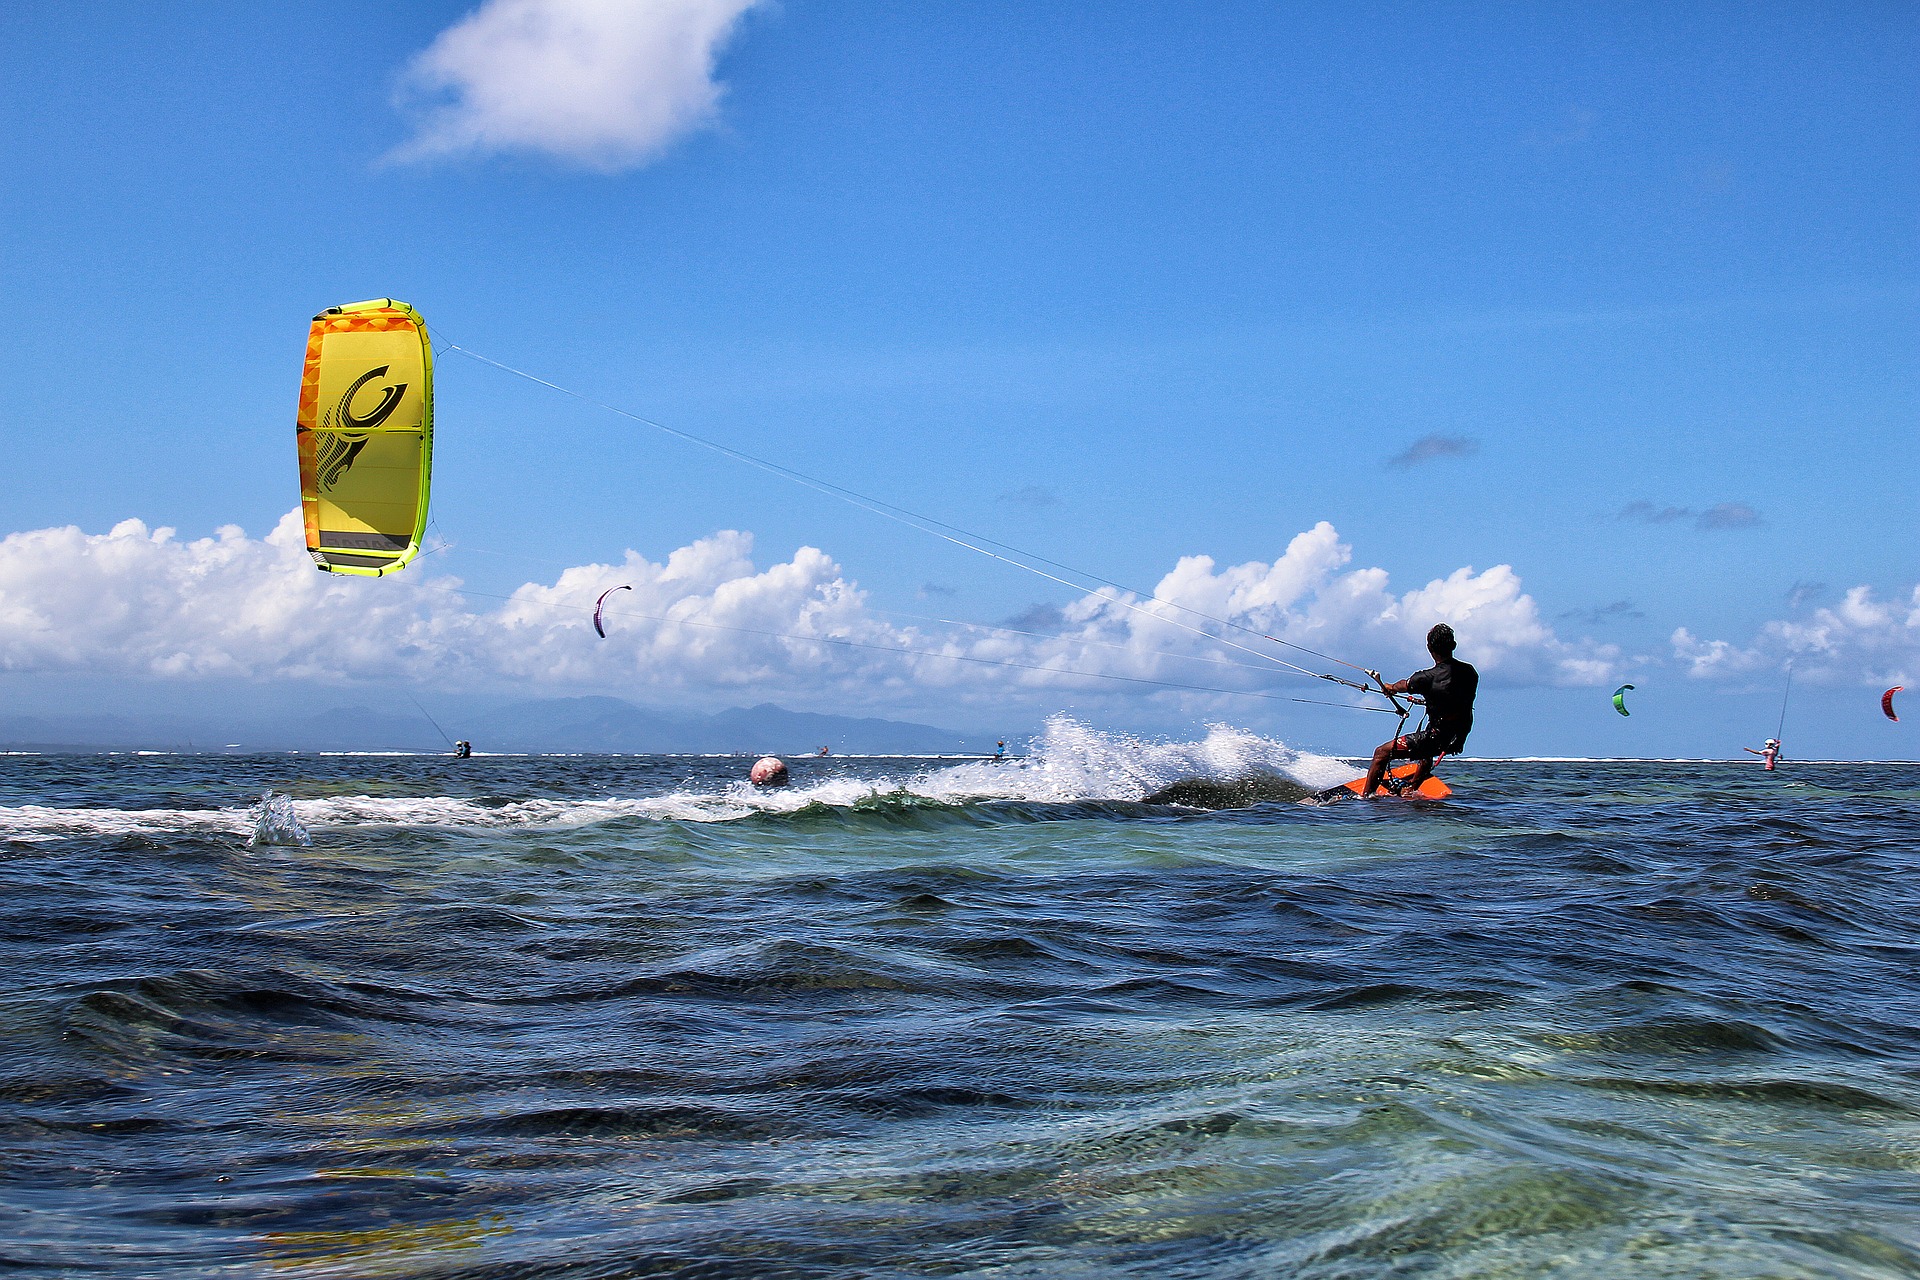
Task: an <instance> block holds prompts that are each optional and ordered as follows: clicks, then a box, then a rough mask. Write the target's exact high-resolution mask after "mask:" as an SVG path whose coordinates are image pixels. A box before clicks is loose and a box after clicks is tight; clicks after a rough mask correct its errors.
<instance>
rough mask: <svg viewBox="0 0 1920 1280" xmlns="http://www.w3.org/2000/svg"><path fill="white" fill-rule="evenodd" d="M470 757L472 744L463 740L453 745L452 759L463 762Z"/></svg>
mask: <svg viewBox="0 0 1920 1280" xmlns="http://www.w3.org/2000/svg"><path fill="white" fill-rule="evenodd" d="M471 755H473V744H472V743H471V742H468V741H467V740H466V739H465V738H462V739H461V740H460V741H458V742H456V743H454V744H453V758H454V759H455V760H465V759H467V758H468V757H470V756H471Z"/></svg>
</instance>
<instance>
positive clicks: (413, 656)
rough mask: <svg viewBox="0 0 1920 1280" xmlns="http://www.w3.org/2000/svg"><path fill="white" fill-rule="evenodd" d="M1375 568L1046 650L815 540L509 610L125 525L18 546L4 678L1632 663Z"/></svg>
mask: <svg viewBox="0 0 1920 1280" xmlns="http://www.w3.org/2000/svg"><path fill="white" fill-rule="evenodd" d="M1352 558H1353V552H1352V549H1351V548H1350V547H1349V546H1347V544H1345V543H1344V542H1342V541H1341V540H1340V538H1339V535H1338V534H1337V533H1336V532H1335V530H1334V528H1333V526H1332V525H1329V524H1326V523H1324V522H1323V523H1321V524H1319V525H1316V526H1315V527H1314V528H1312V529H1310V530H1308V531H1306V532H1304V533H1302V534H1300V535H1298V536H1297V537H1295V538H1294V539H1293V540H1292V541H1291V542H1290V543H1289V545H1288V546H1287V548H1286V550H1285V552H1284V553H1283V554H1282V555H1280V556H1279V557H1277V558H1276V559H1275V560H1273V561H1272V562H1271V563H1268V562H1263V561H1249V562H1247V563H1245V564H1240V565H1234V566H1231V567H1229V568H1225V569H1219V568H1216V567H1215V565H1214V562H1213V561H1212V560H1211V559H1210V558H1209V557H1206V556H1188V557H1183V558H1182V559H1181V560H1180V561H1179V562H1178V563H1177V564H1176V565H1175V566H1174V568H1173V569H1172V570H1171V571H1170V572H1169V573H1168V574H1166V576H1165V577H1164V578H1162V580H1161V581H1160V583H1159V584H1158V586H1157V587H1156V589H1155V593H1154V595H1153V596H1132V595H1126V594H1123V593H1120V592H1117V591H1109V592H1106V593H1104V594H1101V595H1089V596H1084V597H1082V598H1080V599H1078V600H1076V601H1073V602H1071V603H1069V604H1068V605H1066V606H1065V607H1064V608H1059V609H1057V610H1054V611H1051V612H1049V613H1048V614H1047V618H1048V626H1047V632H1046V633H1038V632H1033V631H1030V630H1019V631H1016V630H1009V629H1000V628H993V627H987V626H966V625H938V626H928V625H924V624H913V625H907V624H903V623H902V622H898V621H890V620H889V619H888V617H887V615H885V614H884V613H882V612H880V611H877V610H875V609H873V608H871V607H870V606H869V603H868V601H867V598H866V595H865V593H864V592H862V591H861V590H860V588H859V586H858V585H857V584H856V583H855V582H854V581H852V580H851V579H850V578H849V577H848V576H847V574H846V573H845V572H844V571H843V570H842V569H841V567H840V566H839V565H838V564H836V563H835V562H834V560H833V559H832V557H830V556H829V555H827V553H825V552H824V551H820V550H818V549H816V548H812V547H802V548H800V549H799V550H797V551H796V552H794V554H793V556H792V557H791V558H790V559H787V560H785V561H782V562H779V563H776V564H772V565H768V566H764V567H763V566H761V565H759V564H757V563H756V562H755V560H754V558H753V538H752V536H751V535H750V534H747V533H741V532H733V531H728V532H721V533H716V534H714V535H713V536H711V537H707V538H702V539H700V540H698V541H696V542H694V543H692V544H690V545H688V546H685V547H681V548H679V549H678V550H676V551H674V552H672V553H671V554H669V555H668V556H666V557H665V558H664V559H662V560H659V561H654V560H650V559H648V558H647V557H645V556H643V555H641V554H639V553H637V552H633V551H629V552H627V553H626V554H625V556H624V557H623V558H622V559H621V560H619V561H618V562H614V563H606V564H587V565H576V566H572V567H568V568H566V569H564V570H562V571H560V572H559V573H558V574H557V575H556V576H555V577H553V578H552V579H551V580H550V581H542V582H528V583H524V584H522V585H520V586H519V587H517V588H515V589H513V590H512V591H510V592H507V593H505V594H495V595H488V594H483V593H480V592H477V591H474V590H470V589H468V588H467V587H466V585H465V584H464V583H463V582H462V581H461V580H460V579H459V578H456V577H453V576H451V575H449V574H448V573H446V572H445V570H444V568H442V567H441V566H443V565H444V564H445V563H447V562H446V561H441V560H438V559H436V557H434V556H433V555H431V554H430V555H428V556H426V557H424V558H423V559H422V560H421V561H420V562H418V563H417V564H415V565H414V566H413V567H411V568H409V569H407V570H406V571H405V572H403V573H400V574H396V575H393V576H391V577H387V578H381V579H377V580H369V579H364V578H346V577H334V576H330V575H327V574H323V573H319V572H317V571H316V570H315V569H314V568H313V566H312V564H311V562H310V561H309V560H308V558H307V556H306V553H305V548H304V539H303V534H302V529H301V523H300V518H299V513H298V512H297V511H296V512H289V513H288V514H287V515H286V516H285V517H284V518H283V519H282V520H281V521H280V523H279V524H278V526H276V527H275V528H274V530H273V531H272V532H271V533H269V534H268V535H267V536H266V537H264V538H259V539H255V538H250V537H248V536H247V535H246V534H245V533H244V532H242V531H241V530H240V529H238V528H234V527H231V526H229V527H227V528H223V529H220V530H219V531H217V532H216V533H215V534H214V535H213V536H212V537H207V538H200V539H194V540H183V539H181V538H179V537H178V536H177V535H176V534H175V532H174V531H173V530H171V529H166V528H159V529H151V528H149V527H148V526H147V525H145V524H144V523H142V522H140V521H138V520H126V521H123V522H121V523H120V524H118V525H116V526H114V527H113V528H112V529H111V530H110V531H108V532H106V533H103V534H89V533H86V532H84V531H82V530H80V529H77V528H72V527H68V528H58V529H38V530H33V531H29V532H24V533H15V534H12V535H10V536H8V537H6V538H4V539H0V669H5V670H11V671H20V672H38V673H47V674H54V673H62V672H76V673H77V672H85V673H89V674H93V675H102V676H119V677H131V678H137V679H156V678H159V679H190V678H195V677H230V678H240V679H294V680H306V681H326V682H348V681H356V680H384V679H391V678H393V677H395V676H403V677H407V678H410V679H412V680H415V681H418V682H421V683H424V684H430V685H434V686H437V687H441V688H475V689H479V688H489V687H495V688H497V687H500V686H502V685H511V686H514V687H516V688H535V687H538V688H544V689H546V690H548V691H563V690H594V691H600V692H609V693H618V694H622V695H634V696H640V697H643V698H649V699H670V700H682V699H686V698H688V697H697V696H698V695H699V694H700V693H701V692H702V691H707V692H711V693H720V692H725V693H728V694H735V693H740V692H745V691H752V692H754V693H757V694H764V695H767V696H778V697H788V698H795V699H802V700H807V701H815V702H832V703H834V704H835V705H839V706H845V707H853V706H860V707H871V708H884V707H886V706H888V705H889V704H890V703H898V702H901V701H911V700H913V699H916V698H921V697H923V696H925V695H929V694H937V695H938V696H940V697H943V698H946V699H948V700H950V701H954V702H967V701H970V700H975V699H979V700H983V701H990V702H1000V701H1004V700H1005V699H1006V698H1007V697H1009V696H1017V695H1029V696H1030V697H1031V698H1032V699H1033V700H1034V701H1045V700H1047V699H1054V700H1056V701H1057V699H1058V698H1059V696H1060V695H1062V694H1064V693H1072V694H1074V695H1076V696H1080V695H1102V694H1104V695H1114V696H1123V697H1124V696H1140V695H1145V694H1153V693H1164V694H1166V695H1167V696H1169V697H1175V698H1181V699H1184V700H1185V701H1184V702H1183V705H1184V706H1187V707H1189V708H1198V707H1201V706H1204V705H1230V704H1223V703H1220V702H1219V701H1218V695H1217V694H1207V693H1196V692H1191V691H1188V692H1181V691H1178V690H1165V689H1163V688H1161V687H1160V685H1157V684H1155V683H1151V682H1163V683H1165V684H1172V685H1182V686H1202V687H1204V688H1206V689H1212V690H1241V691H1247V692H1261V693H1266V694H1270V695H1273V694H1277V695H1282V696H1284V695H1287V694H1295V693H1312V692H1314V690H1315V688H1316V687H1315V686H1312V685H1310V684H1307V683H1305V682H1304V681H1302V680H1301V679H1300V677H1299V675H1298V673H1292V674H1289V673H1287V672H1285V671H1284V670H1283V669H1281V668H1279V667H1278V666H1276V665H1275V664H1273V663H1272V662H1270V661H1267V660H1266V659H1265V658H1264V657H1263V656H1262V655H1268V654H1275V653H1278V654H1280V655H1281V656H1284V657H1287V658H1289V659H1294V660H1298V661H1299V662H1300V663H1301V664H1302V665H1305V666H1312V667H1315V668H1326V666H1327V664H1326V663H1325V662H1324V661H1323V660H1321V659H1317V658H1311V657H1309V656H1307V655H1305V654H1303V653H1301V652H1299V651H1297V650H1276V648H1275V647H1274V646H1273V645H1271V644H1270V643H1268V642H1267V641H1265V640H1263V639H1261V638H1260V635H1258V634H1248V633H1246V632H1241V631H1235V630H1232V629H1231V628H1228V627H1224V626H1222V625H1220V623H1219V622H1217V621H1214V620H1213V619H1224V620H1228V621H1230V622H1232V623H1235V624H1238V625H1239V626H1242V627H1246V628H1251V629H1252V630H1253V631H1254V632H1256V633H1263V634H1265V635H1271V636H1276V637H1279V638H1280V639H1282V640H1286V641H1289V642H1291V643H1294V644H1298V645H1304V646H1307V647H1308V648H1311V649H1315V650H1318V651H1320V652H1321V653H1325V654H1331V655H1337V656H1342V657H1349V658H1355V659H1362V658H1364V659H1365V660H1370V661H1376V662H1378V663H1380V664H1382V665H1392V664H1395V663H1398V664H1400V665H1401V666H1406V665H1407V664H1409V663H1413V662H1416V661H1420V660H1421V655H1422V644H1421V641H1422V639H1423V637H1424V636H1425V634H1426V629H1427V628H1428V627H1429V626H1430V625H1432V624H1433V623H1434V622H1436V621H1442V620H1444V621H1448V622H1451V623H1452V624H1453V625H1454V628H1455V629H1456V630H1457V631H1458V632H1459V634H1460V640H1461V652H1462V655H1463V656H1465V657H1467V658H1468V659H1469V660H1470V661H1473V662H1475V663H1476V664H1478V665H1479V666H1480V667H1481V668H1482V669H1483V670H1485V671H1487V672H1488V673H1489V674H1490V675H1492V676H1493V677H1495V678H1496V679H1504V680H1506V681H1508V682H1510V683H1512V682H1522V683H1527V682H1551V683H1571V684H1582V683H1599V682H1604V681H1606V680H1609V679H1611V678H1612V675H1613V664H1614V661H1615V659H1616V658H1617V656H1618V655H1617V652H1616V651H1615V650H1613V649H1611V648H1609V647H1596V646H1593V645H1591V644H1587V643H1584V642H1583V643H1581V644H1571V643H1568V642H1566V641H1563V640H1561V639H1560V638H1559V637H1557V636H1556V635H1555V634H1554V632H1553V630H1552V628H1551V627H1550V626H1549V625H1547V623H1545V622H1544V621H1542V619H1541V616H1540V613H1539V610H1538V609H1537V607H1536V606H1535V604H1534V601H1533V599H1532V597H1530V596H1528V595H1527V594H1526V593H1525V592H1524V591H1523V590H1522V589H1521V583H1520V578H1519V576H1518V575H1517V574H1515V573H1514V571H1513V570H1512V568H1510V567H1509V566H1506V565H1496V566H1495V567H1493V568H1491V569H1488V570H1485V571H1475V570H1473V569H1470V568H1468V569H1460V570H1457V571H1456V572H1454V573H1452V574H1450V575H1449V576H1447V577H1445V578H1441V579H1436V580H1435V581H1433V582H1430V583H1428V584H1426V585H1425V586H1423V587H1418V588H1415V589H1414V590H1411V591H1407V592H1404V593H1400V594H1395V593H1394V592H1393V591H1391V590H1390V589H1389V587H1388V581H1387V574H1386V571H1385V570H1383V569H1378V568H1360V569H1354V568H1351V567H1349V566H1350V562H1351V560H1352ZM621 586H626V587H629V588H630V590H627V591H616V592H615V593H614V594H612V595H610V596H609V597H608V599H607V602H606V612H605V620H606V630H607V635H606V637H605V638H604V639H602V638H600V637H599V636H597V635H595V634H594V631H593V629H592V626H591V625H590V621H589V620H590V617H591V614H592V610H593V605H594V601H595V599H596V598H597V597H599V595H600V594H601V593H602V592H605V591H607V590H608V589H609V588H614V587H621ZM1203 633H1204V634H1203ZM1236 646H1244V647H1236ZM1249 650H1251V651H1252V652H1249ZM1400 674H1404V672H1400ZM1138 682H1149V683H1138ZM1208 698H1213V699H1214V702H1213V703H1212V704H1208V703H1207V701H1206V700H1207V699H1208ZM1196 699H1197V700H1198V701H1196Z"/></svg>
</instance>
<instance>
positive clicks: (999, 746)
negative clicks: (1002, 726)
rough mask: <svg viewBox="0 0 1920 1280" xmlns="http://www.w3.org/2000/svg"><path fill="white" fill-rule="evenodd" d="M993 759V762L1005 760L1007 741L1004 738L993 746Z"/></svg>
mask: <svg viewBox="0 0 1920 1280" xmlns="http://www.w3.org/2000/svg"><path fill="white" fill-rule="evenodd" d="M993 758H994V759H995V760H1005V759H1006V758H1007V740H1006V739H1005V738H1002V739H1000V741H998V742H996V743H994V744H993Z"/></svg>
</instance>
